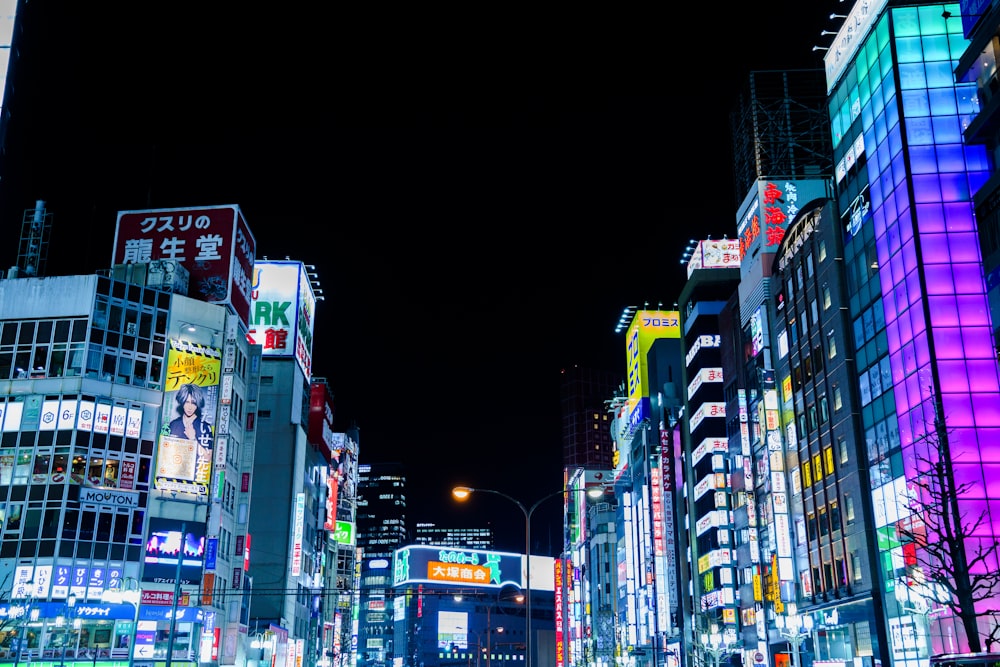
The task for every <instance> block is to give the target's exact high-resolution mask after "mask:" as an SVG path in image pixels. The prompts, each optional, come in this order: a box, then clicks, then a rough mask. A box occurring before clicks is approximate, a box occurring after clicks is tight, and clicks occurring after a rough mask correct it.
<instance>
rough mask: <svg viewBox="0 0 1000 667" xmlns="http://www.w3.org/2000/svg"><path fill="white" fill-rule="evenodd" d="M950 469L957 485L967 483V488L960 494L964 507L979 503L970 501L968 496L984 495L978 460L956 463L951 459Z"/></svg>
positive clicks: (981, 473)
mask: <svg viewBox="0 0 1000 667" xmlns="http://www.w3.org/2000/svg"><path fill="white" fill-rule="evenodd" d="M951 469H952V471H954V473H955V484H957V485H960V486H961V485H967V486H968V487H969V488H968V489H967V490H966V492H965V493H963V494H962V499H963V500H965V501H967V502H965V503H964V504H965V506H966V507H970V506H974V505H979V503H975V502H971V501H969V500H968V499H969V498H983V497H985V495H986V488H985V484H984V483H983V470H982V468H981V467H980V465H979V462H978V461H976V462H973V463H956V462H955V461H952V464H951Z"/></svg>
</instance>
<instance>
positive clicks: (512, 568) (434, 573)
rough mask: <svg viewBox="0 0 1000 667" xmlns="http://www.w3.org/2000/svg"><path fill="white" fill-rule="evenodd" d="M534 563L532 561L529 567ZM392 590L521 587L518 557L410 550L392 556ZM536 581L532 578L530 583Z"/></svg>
mask: <svg viewBox="0 0 1000 667" xmlns="http://www.w3.org/2000/svg"><path fill="white" fill-rule="evenodd" d="M534 562H535V560H534V558H533V559H532V564H534ZM392 563H393V567H392V570H393V571H392V584H393V586H396V585H399V584H402V583H411V582H418V583H419V582H433V583H435V584H455V585H459V586H474V587H482V588H500V587H501V586H503V585H504V584H516V585H517V586H521V582H522V578H521V574H522V568H521V565H522V557H521V554H511V553H502V552H499V551H480V550H478V549H453V548H447V547H429V546H428V547H425V546H409V547H403V548H402V549H397V550H396V552H395V554H394V555H393V560H392ZM534 578H535V577H534V576H532V579H534Z"/></svg>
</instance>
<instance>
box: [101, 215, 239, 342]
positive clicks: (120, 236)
mask: <svg viewBox="0 0 1000 667" xmlns="http://www.w3.org/2000/svg"><path fill="white" fill-rule="evenodd" d="M255 253H256V241H255V240H254V237H253V234H251V232H250V228H249V227H248V226H247V223H246V220H245V219H244V218H243V213H242V212H241V211H240V209H239V207H238V206H236V205H228V206H213V207H204V208H170V209H150V210H141V211H119V212H118V224H117V227H116V229H115V244H114V254H113V256H112V259H111V263H112V264H128V263H145V262H152V261H157V260H171V261H175V262H178V263H179V264H180V265H181V266H183V267H184V268H185V269H187V270H188V273H189V274H190V280H191V283H190V286H189V289H188V296H190V297H192V298H195V299H200V300H202V301H207V302H208V303H228V304H230V305H232V307H233V310H235V311H236V314H237V315H238V316H239V318H240V319H241V320H242V321H243V323H244V324H248V323H249V317H250V279H251V275H252V273H253V265H254V255H255Z"/></svg>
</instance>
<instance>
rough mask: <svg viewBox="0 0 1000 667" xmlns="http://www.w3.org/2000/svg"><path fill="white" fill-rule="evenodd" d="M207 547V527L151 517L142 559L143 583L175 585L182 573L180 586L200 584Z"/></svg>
mask: <svg viewBox="0 0 1000 667" xmlns="http://www.w3.org/2000/svg"><path fill="white" fill-rule="evenodd" d="M205 547H206V542H205V524H203V523H197V522H194V521H180V520H178V519H163V518H160V517H150V518H149V532H148V533H147V534H146V547H145V550H144V553H143V559H142V561H143V566H142V580H143V581H145V582H150V583H156V584H172V583H175V582H176V581H177V575H178V573H179V574H180V582H181V584H183V585H188V586H196V585H198V584H200V583H201V570H202V567H203V566H204V565H205ZM178 568H179V569H178Z"/></svg>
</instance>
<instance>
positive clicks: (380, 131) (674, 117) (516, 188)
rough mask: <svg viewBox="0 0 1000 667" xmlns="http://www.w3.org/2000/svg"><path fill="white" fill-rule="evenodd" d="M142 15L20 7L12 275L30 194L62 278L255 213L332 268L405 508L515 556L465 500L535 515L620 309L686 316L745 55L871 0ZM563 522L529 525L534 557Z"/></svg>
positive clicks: (486, 510)
mask: <svg viewBox="0 0 1000 667" xmlns="http://www.w3.org/2000/svg"><path fill="white" fill-rule="evenodd" d="M124 4H125V3H73V2H56V3H48V2H46V3H39V2H37V1H36V2H29V3H28V5H27V10H26V12H27V17H26V18H27V19H28V20H27V21H26V25H25V29H26V31H27V32H26V33H25V42H24V43H23V45H22V47H23V48H22V63H23V65H24V70H23V71H22V73H21V76H19V77H18V78H17V79H15V80H14V83H15V87H16V92H15V96H14V97H13V98H12V100H11V104H12V106H11V111H12V113H13V118H12V121H11V124H10V127H9V133H8V146H9V149H8V153H7V156H6V161H5V163H4V165H3V166H2V169H3V171H2V174H3V180H2V182H0V197H2V199H0V229H2V230H3V232H4V237H5V238H6V239H7V243H5V244H4V245H3V246H2V247H3V248H5V251H4V253H3V255H2V256H0V263H2V264H3V266H2V267H0V268H3V269H6V268H7V267H9V266H10V265H12V264H13V263H14V262H15V260H16V252H17V250H16V240H17V238H18V236H19V233H20V226H21V218H22V216H23V212H24V210H25V209H27V208H31V207H33V205H34V202H35V200H36V199H42V200H45V201H46V202H47V207H48V209H49V210H50V211H51V212H52V213H53V230H52V237H51V247H50V254H49V259H48V271H47V273H48V275H61V274H71V273H90V272H93V271H95V270H98V269H103V268H107V267H108V266H109V264H110V257H111V245H112V240H113V236H114V223H115V216H116V212H117V211H119V210H128V209H141V208H168V207H181V206H202V205H216V204H238V205H239V206H240V207H241V209H242V210H243V212H244V215H245V217H246V219H247V222H248V224H249V225H250V227H251V229H252V230H253V232H254V234H255V237H256V241H257V253H258V256H267V257H269V258H271V259H282V258H284V257H285V256H289V257H291V258H292V259H298V260H301V261H303V262H305V263H307V264H315V265H316V266H317V268H318V273H319V276H320V281H321V284H322V287H323V289H324V293H325V297H326V300H325V301H324V302H321V303H320V304H319V306H318V313H317V321H316V329H315V346H316V347H315V351H314V353H315V358H314V372H315V374H316V375H317V376H320V377H325V378H327V380H328V381H329V383H330V385H331V387H332V390H333V393H334V395H335V402H336V419H337V422H338V428H339V429H341V430H343V429H345V428H347V427H348V426H349V425H350V424H351V423H356V424H357V425H358V426H359V427H360V429H361V460H362V462H378V461H402V462H404V463H405V464H406V465H407V469H408V484H409V487H410V494H409V496H410V498H409V500H410V503H409V516H410V518H411V519H413V520H429V521H437V522H438V523H443V524H446V525H449V524H454V523H458V522H463V523H464V522H466V521H468V520H469V519H470V518H472V517H473V516H479V517H482V518H483V519H484V520H489V521H492V522H493V523H494V525H495V527H496V528H497V530H498V547H500V548H502V549H509V550H512V551H513V550H520V548H521V547H522V546H523V526H524V524H523V517H522V515H521V514H520V512H519V511H518V510H517V509H516V508H515V507H513V505H512V504H511V503H509V502H506V501H504V500H503V499H500V498H496V497H487V496H482V497H480V498H478V499H477V500H475V501H474V503H473V504H472V505H471V506H470V507H466V508H461V509H457V508H455V507H454V503H453V502H452V501H451V500H450V495H449V489H450V488H451V486H453V485H454V484H456V483H466V484H469V485H472V486H480V487H485V488H493V489H496V490H499V491H503V492H505V493H507V494H509V495H511V496H514V497H515V498H518V499H519V500H521V501H522V502H523V503H524V504H525V505H526V506H530V505H531V504H532V503H533V502H534V501H535V500H537V499H539V498H541V497H542V496H544V495H545V494H546V493H548V492H550V491H555V490H556V489H558V488H560V485H561V482H562V478H561V466H560V462H561V458H560V457H561V441H560V424H559V402H558V386H559V384H558V383H559V371H560V369H561V368H563V367H565V366H568V365H571V364H574V363H579V364H582V365H588V366H592V367H596V368H603V369H607V370H611V371H615V372H619V373H621V374H623V375H624V367H625V353H624V341H623V339H622V338H621V336H619V335H616V334H614V326H615V323H616V322H617V320H618V317H619V315H620V314H621V311H622V309H623V308H624V307H625V306H626V305H630V304H636V305H642V304H643V303H644V302H649V303H650V305H651V306H652V307H655V306H656V304H657V303H659V302H662V303H663V304H664V306H665V307H670V306H672V304H673V302H674V300H675V299H676V296H677V294H678V293H679V291H680V288H681V286H682V284H683V282H682V281H683V276H684V273H683V267H682V266H681V265H680V262H679V260H680V256H681V252H682V250H683V247H684V246H685V245H686V243H687V240H688V238H704V237H705V236H707V235H712V236H713V237H715V238H720V237H721V236H722V235H724V234H730V235H732V234H734V233H735V221H734V218H735V209H736V204H735V202H733V201H732V200H733V195H732V194H731V193H732V185H731V178H732V177H731V168H730V163H729V155H730V154H731V150H730V138H729V129H728V127H729V126H728V114H729V112H730V111H731V110H732V107H733V104H734V102H735V99H736V94H737V91H738V89H739V88H740V87H741V86H742V85H743V83H744V81H745V80H746V74H747V73H748V72H749V71H751V70H757V69H797V68H803V67H821V66H822V60H821V58H820V56H821V55H822V53H821V52H813V51H812V50H811V47H812V45H813V44H817V43H823V44H825V43H828V41H829V39H830V38H829V37H820V36H819V32H820V31H821V30H822V29H824V28H830V29H832V28H833V25H832V24H833V23H834V22H833V21H830V20H828V19H827V15H828V14H829V13H830V12H832V11H837V12H839V13H846V12H844V5H845V4H849V3H838V2H836V1H835V0H826V1H819V2H817V1H815V0H809V1H808V2H800V1H795V0H786V1H781V2H765V3H728V4H725V5H722V4H718V5H713V6H712V7H707V9H708V11H706V13H705V15H704V16H702V17H699V16H697V15H695V14H692V13H691V10H693V9H696V8H697V7H698V6H697V5H683V6H681V5H677V6H676V9H675V8H674V6H671V8H670V11H669V12H668V11H665V10H663V11H659V12H652V13H647V14H644V13H641V12H639V13H628V14H626V13H625V12H624V11H623V10H611V9H609V6H607V5H602V6H600V11H601V13H599V14H586V13H584V12H582V11H581V10H579V9H578V8H574V12H575V13H565V14H556V13H555V12H554V11H551V10H549V12H548V13H546V12H543V11H540V10H539V9H538V8H537V7H530V11H529V10H528V9H525V11H523V12H519V11H515V10H514V8H511V7H504V8H503V9H504V11H503V12H501V11H500V10H496V13H493V14H490V13H487V12H486V11H485V10H484V9H482V8H480V9H476V10H469V9H463V10H462V11H460V12H458V13H455V12H447V13H445V12H441V13H438V14H435V13H434V10H429V9H427V7H425V6H421V7H420V9H419V13H417V12H411V11H408V10H407V11H405V12H403V13H399V11H398V8H391V9H390V7H388V6H380V7H378V9H377V10H376V9H373V11H372V13H371V14H369V15H361V14H348V13H346V12H343V11H341V10H336V9H326V10H324V11H323V12H322V13H316V14H312V13H310V12H312V11H314V10H313V5H309V6H308V8H305V7H304V6H301V7H298V8H296V9H295V10H294V11H286V10H285V9H284V7H285V6H283V5H261V4H260V3H242V4H239V5H237V4H233V5H232V7H234V8H237V9H236V11H233V12H231V13H224V12H223V11H221V10H220V9H219V7H220V6H222V5H224V4H225V3H222V5H220V4H218V3H212V4H213V7H215V9H212V10H205V9H204V8H203V7H200V6H198V4H207V3H192V5H190V6H191V7H194V8H195V9H192V10H190V11H187V10H184V9H182V7H184V6H185V5H181V4H178V3H155V2H154V3H129V5H130V6H129V7H128V8H127V9H125V10H124V11H123V10H122V9H121V7H122V6H124ZM341 4H343V3H341ZM43 5H44V6H43ZM131 5H136V6H131ZM138 5H141V7H140V6H138ZM150 6H155V7H158V8H159V10H158V11H157V10H155V9H152V8H151V7H150ZM316 6H317V7H318V6H319V5H316ZM263 9H266V11H263ZM725 12H732V14H731V15H728V16H726V15H724V13H725ZM716 31H718V32H716ZM700 39H703V40H705V44H706V45H710V46H705V47H695V46H692V45H691V44H690V42H691V40H700ZM820 40H824V41H822V42H821V41H820ZM558 512H559V503H558V502H557V501H555V500H552V501H550V502H548V503H546V504H545V505H543V506H541V507H540V509H539V512H538V513H537V515H536V516H537V517H538V518H536V521H535V522H534V523H533V537H534V538H535V539H534V540H533V541H534V542H536V543H539V542H541V544H538V547H539V548H540V549H541V550H548V549H549V548H550V547H551V548H552V549H555V548H556V547H557V545H558V543H559V540H560V531H561V529H560V528H559V526H558V521H559V519H558V516H559V514H558ZM542 517H544V518H542ZM536 550H537V549H536Z"/></svg>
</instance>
